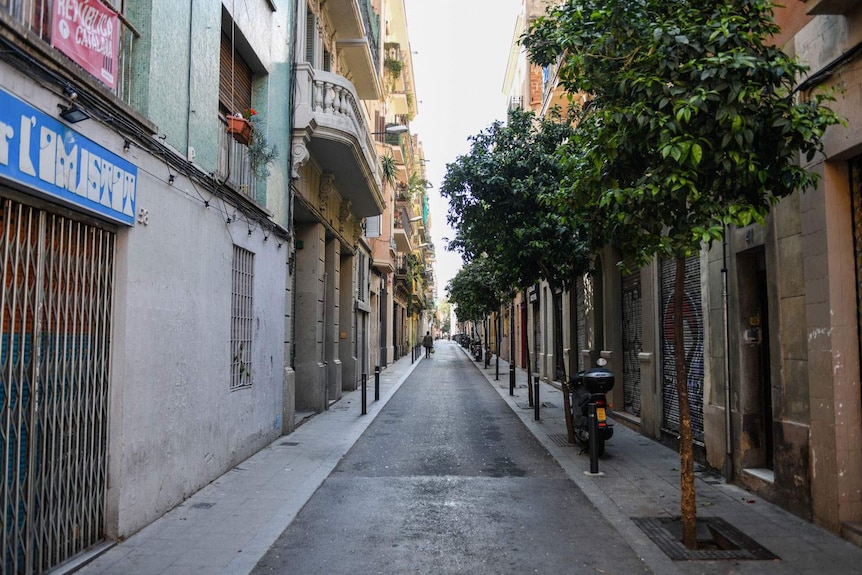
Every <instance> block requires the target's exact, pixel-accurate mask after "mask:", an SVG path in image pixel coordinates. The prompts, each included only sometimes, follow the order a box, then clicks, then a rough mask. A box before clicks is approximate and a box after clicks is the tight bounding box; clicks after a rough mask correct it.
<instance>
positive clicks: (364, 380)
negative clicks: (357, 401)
mask: <svg viewBox="0 0 862 575" xmlns="http://www.w3.org/2000/svg"><path fill="white" fill-rule="evenodd" d="M367 387H368V374H367V373H363V374H362V415H366V414H367V413H368V407H367V406H366V405H365V403H366V402H365V400H366V399H367V395H368V391H367Z"/></svg>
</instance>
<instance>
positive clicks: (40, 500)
mask: <svg viewBox="0 0 862 575" xmlns="http://www.w3.org/2000/svg"><path fill="white" fill-rule="evenodd" d="M113 257H114V234H113V233H111V232H108V231H105V230H102V229H99V228H97V227H93V226H88V225H86V224H83V223H80V222H76V221H74V220H71V219H68V218H65V217H62V216H58V215H54V214H50V213H47V212H44V211H41V210H38V209H35V208H32V207H29V206H26V205H23V204H20V203H17V202H15V201H12V200H9V199H5V198H0V265H2V270H3V285H2V293H0V314H2V316H0V317H2V332H0V337H2V341H0V343H2V346H0V348H2V354H0V409H2V410H0V440H2V441H0V448H2V454H0V478H2V481H0V510H2V513H3V523H2V545H3V549H2V550H3V554H2V557H3V559H2V562H0V574H2V575H30V574H36V573H42V572H44V571H47V570H48V569H50V568H51V567H53V566H55V565H57V564H59V563H61V562H62V561H64V560H66V559H68V558H69V557H71V556H73V555H75V554H76V553H78V552H80V551H83V550H85V549H87V548H88V547H90V546H92V545H94V544H95V543H97V542H98V541H99V540H100V539H101V538H102V533H103V527H104V509H105V490H106V486H107V448H106V445H107V439H106V437H107V418H108V414H107V405H108V365H109V357H108V352H109V340H110V335H111V321H110V319H111V294H112V291H113V283H112V282H113Z"/></svg>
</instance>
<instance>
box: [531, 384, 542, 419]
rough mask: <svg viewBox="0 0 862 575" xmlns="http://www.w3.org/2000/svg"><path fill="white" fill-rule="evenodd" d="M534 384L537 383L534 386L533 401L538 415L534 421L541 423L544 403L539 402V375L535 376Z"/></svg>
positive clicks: (534, 417)
mask: <svg viewBox="0 0 862 575" xmlns="http://www.w3.org/2000/svg"><path fill="white" fill-rule="evenodd" d="M534 382H535V383H534V384H533V400H534V409H535V412H536V413H535V415H533V419H534V420H536V421H541V420H542V414H541V411H542V407H541V406H542V402H541V401H539V376H538V375H535V376H534Z"/></svg>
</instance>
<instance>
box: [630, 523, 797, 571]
mask: <svg viewBox="0 0 862 575" xmlns="http://www.w3.org/2000/svg"><path fill="white" fill-rule="evenodd" d="M632 521H634V522H635V524H636V525H638V526H639V527H640V528H641V529H642V530H643V532H644V533H646V535H647V536H648V537H649V538H650V539H652V541H653V543H655V544H656V545H658V547H659V549H661V550H662V551H664V553H665V554H666V555H667V556H668V557H670V558H671V559H673V560H674V561H715V560H734V561H736V560H746V559H748V560H754V561H775V560H780V558H779V557H778V556H777V555H775V554H774V553H772V552H771V551H769V550H768V549H766V548H765V547H763V546H762V545H760V544H759V543H758V542H757V541H755V540H754V539H752V538H751V537H749V536H748V535H746V534H745V533H743V532H742V531H740V530H739V529H737V528H736V527H734V526H733V525H731V524H730V523H728V522H727V521H725V520H724V519H721V518H720V517H703V518H698V519H697V536H698V537H697V539H698V546H699V547H700V548H699V549H689V548H688V547H686V546H685V545H683V544H682V541H681V540H680V539H681V528H680V527H679V517H632Z"/></svg>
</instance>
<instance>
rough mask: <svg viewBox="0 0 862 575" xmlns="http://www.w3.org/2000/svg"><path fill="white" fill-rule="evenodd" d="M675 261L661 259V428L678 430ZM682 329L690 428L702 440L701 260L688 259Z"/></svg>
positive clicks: (698, 440) (674, 431) (693, 257)
mask: <svg viewBox="0 0 862 575" xmlns="http://www.w3.org/2000/svg"><path fill="white" fill-rule="evenodd" d="M675 271H676V261H675V260H673V259H666V260H662V262H661V310H660V312H661V327H662V330H661V340H662V346H661V349H662V364H661V367H662V404H663V407H664V410H663V414H662V429H663V430H665V431H669V432H671V433H678V432H679V399H678V397H677V393H676V360H675V355H674V316H673V286H674V273H675ZM682 319H683V322H682V323H683V330H684V331H685V333H684V337H685V362H686V368H687V371H688V377H687V379H688V382H687V383H688V396H689V406H690V408H691V431H692V436H693V437H694V440H695V441H697V442H701V443H702V442H703V374H704V371H703V370H704V363H703V312H702V307H701V293H700V259H699V258H698V256H692V257H689V258H687V259H686V261H685V294H684V296H683V318H682Z"/></svg>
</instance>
